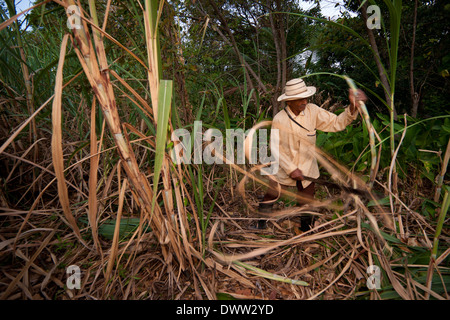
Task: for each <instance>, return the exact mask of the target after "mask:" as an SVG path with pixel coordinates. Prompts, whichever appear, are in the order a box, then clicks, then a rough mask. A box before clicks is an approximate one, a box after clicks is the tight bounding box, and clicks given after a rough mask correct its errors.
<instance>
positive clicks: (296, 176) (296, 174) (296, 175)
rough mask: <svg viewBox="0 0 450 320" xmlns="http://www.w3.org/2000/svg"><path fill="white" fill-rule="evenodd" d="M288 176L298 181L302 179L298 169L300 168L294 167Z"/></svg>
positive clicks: (300, 171)
mask: <svg viewBox="0 0 450 320" xmlns="http://www.w3.org/2000/svg"><path fill="white" fill-rule="evenodd" d="M289 177H291V179H293V180H298V181H302V180H303V179H304V178H303V173H302V170H300V169H295V170H294V171H292V172H291V173H290V174H289Z"/></svg>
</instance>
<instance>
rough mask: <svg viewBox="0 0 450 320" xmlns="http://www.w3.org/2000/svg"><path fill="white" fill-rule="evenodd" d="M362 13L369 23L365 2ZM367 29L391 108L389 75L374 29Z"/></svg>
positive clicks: (386, 97)
mask: <svg viewBox="0 0 450 320" xmlns="http://www.w3.org/2000/svg"><path fill="white" fill-rule="evenodd" d="M361 12H362V16H363V18H364V21H367V19H368V17H367V2H364V5H363V7H362V10H361ZM366 29H367V36H368V37H369V43H370V46H371V47H372V49H373V51H374V58H375V62H376V64H377V69H378V74H379V75H380V80H381V84H382V85H383V88H384V97H385V99H386V103H387V105H388V106H389V108H390V107H391V105H392V100H391V86H390V85H389V81H388V78H387V74H386V73H385V72H384V68H383V64H382V63H381V58H380V53H379V51H378V45H377V42H376V41H375V35H374V34H373V31H372V29H369V28H366ZM392 107H393V109H394V110H393V112H394V119H395V120H397V112H396V110H395V106H392Z"/></svg>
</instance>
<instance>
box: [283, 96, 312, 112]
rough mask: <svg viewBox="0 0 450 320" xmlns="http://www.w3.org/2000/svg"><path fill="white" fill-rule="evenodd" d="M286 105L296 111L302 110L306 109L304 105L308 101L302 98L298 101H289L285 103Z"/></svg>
mask: <svg viewBox="0 0 450 320" xmlns="http://www.w3.org/2000/svg"><path fill="white" fill-rule="evenodd" d="M286 103H287V105H288V106H289V107H290V108H293V109H297V110H300V111H302V110H304V109H305V108H306V104H307V103H308V99H307V98H303V99H298V100H291V101H286Z"/></svg>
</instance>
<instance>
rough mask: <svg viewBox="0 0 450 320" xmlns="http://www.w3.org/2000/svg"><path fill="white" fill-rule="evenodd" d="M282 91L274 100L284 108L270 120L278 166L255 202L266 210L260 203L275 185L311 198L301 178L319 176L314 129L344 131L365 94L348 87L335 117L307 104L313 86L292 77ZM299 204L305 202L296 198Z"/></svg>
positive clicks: (311, 188)
mask: <svg viewBox="0 0 450 320" xmlns="http://www.w3.org/2000/svg"><path fill="white" fill-rule="evenodd" d="M284 92H285V93H284V94H282V95H281V96H280V97H278V101H285V102H286V104H287V107H286V108H285V109H283V110H281V111H280V112H278V113H277V114H276V115H275V117H274V118H273V121H272V128H273V129H278V130H279V141H280V144H279V165H280V168H279V170H278V172H277V173H276V174H275V176H274V178H275V180H276V181H273V180H270V181H269V188H268V190H267V192H266V194H265V195H264V198H263V202H262V203H260V204H259V211H261V212H265V213H270V212H271V209H272V206H273V203H264V202H265V201H270V200H274V199H276V198H277V197H278V190H277V186H278V184H280V185H281V187H282V188H287V187H297V191H298V194H299V195H300V196H302V197H306V198H310V199H313V198H314V193H315V184H314V182H311V181H308V180H304V178H303V175H305V176H307V177H311V178H314V179H317V178H318V177H319V176H320V173H319V166H318V164H317V160H316V158H315V155H314V153H315V150H314V145H315V143H316V130H320V131H325V132H337V131H342V130H344V129H345V128H346V127H347V126H348V125H349V124H350V123H351V122H352V121H353V120H355V119H356V118H357V116H358V112H356V110H357V107H358V105H359V101H366V100H367V97H366V95H365V94H364V92H362V91H361V90H358V91H357V92H356V93H354V92H353V91H351V90H350V93H349V100H350V106H349V107H347V108H346V109H345V110H344V112H342V113H341V114H340V115H339V116H338V115H336V114H334V113H331V112H328V111H326V110H325V109H322V108H320V107H318V106H317V105H315V104H312V103H308V98H309V97H311V96H313V95H314V94H315V93H316V88H315V87H311V86H307V85H306V84H305V82H304V81H303V80H302V79H299V78H298V79H293V80H290V81H288V82H287V83H286V87H285V91H284ZM298 203H299V205H303V204H305V202H301V201H298ZM300 219H301V220H300V221H301V227H300V228H301V230H302V231H306V230H309V229H310V225H311V223H312V218H311V216H302V217H301V218H300ZM264 227H265V221H263V220H260V221H259V222H258V228H260V229H262V228H264Z"/></svg>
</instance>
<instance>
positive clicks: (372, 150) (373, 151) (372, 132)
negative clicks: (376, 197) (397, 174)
mask: <svg viewBox="0 0 450 320" xmlns="http://www.w3.org/2000/svg"><path fill="white" fill-rule="evenodd" d="M344 79H345V81H347V84H348V86H349V87H350V89H352V90H353V91H355V92H356V91H357V90H358V88H357V87H356V85H355V83H354V82H353V80H352V79H351V78H349V77H347V76H344ZM359 110H360V111H361V113H362V115H363V117H364V121H365V123H366V126H367V131H368V132H369V144H370V153H371V155H372V163H371V165H370V179H369V188H372V187H373V182H374V181H375V177H376V174H377V151H376V149H375V129H374V127H373V126H372V123H371V122H370V116H369V112H368V111H367V107H366V104H365V103H364V102H362V101H360V102H359Z"/></svg>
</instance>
